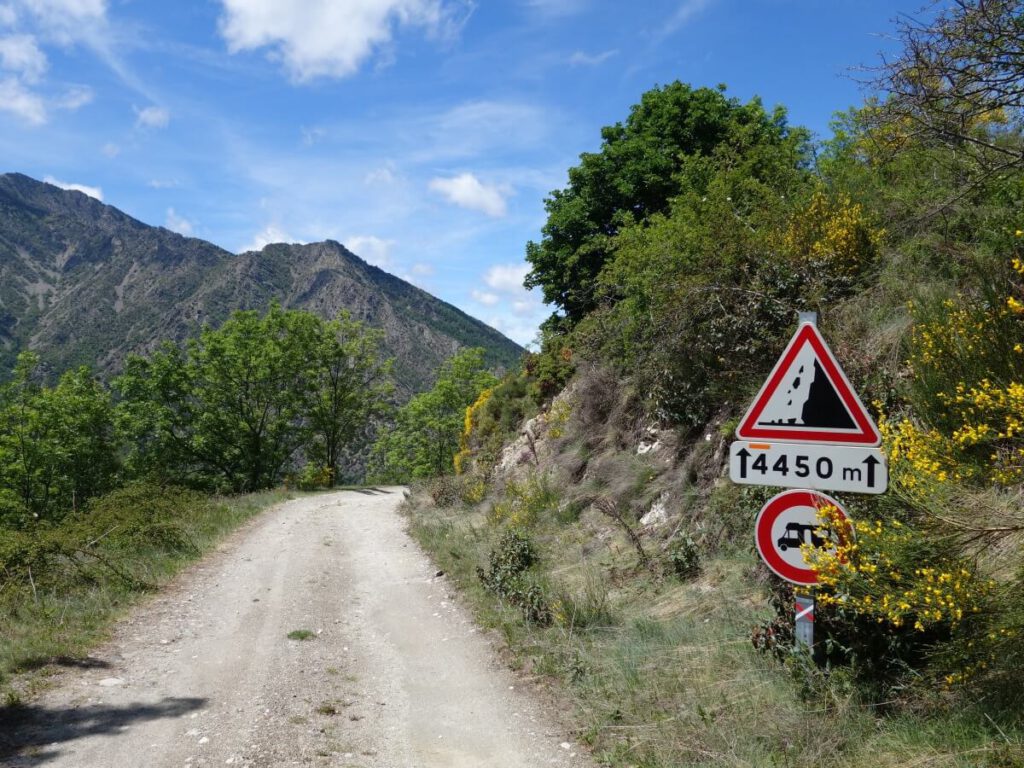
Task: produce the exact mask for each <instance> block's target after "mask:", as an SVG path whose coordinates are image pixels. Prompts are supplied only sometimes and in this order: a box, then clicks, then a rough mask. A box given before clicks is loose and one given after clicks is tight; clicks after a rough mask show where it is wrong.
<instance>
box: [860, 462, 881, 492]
mask: <svg viewBox="0 0 1024 768" xmlns="http://www.w3.org/2000/svg"><path fill="white" fill-rule="evenodd" d="M864 463H865V464H867V465H868V488H874V487H875V467H877V466H878V465H879V464H881V463H882V462H880V461H879V460H878V459H876V458H875V457H874V456H868V457H867V458H866V459H864Z"/></svg>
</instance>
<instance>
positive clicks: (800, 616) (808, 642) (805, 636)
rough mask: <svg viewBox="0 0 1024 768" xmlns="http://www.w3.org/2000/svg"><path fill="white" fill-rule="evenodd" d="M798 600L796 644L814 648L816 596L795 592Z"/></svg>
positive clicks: (796, 607) (794, 634)
mask: <svg viewBox="0 0 1024 768" xmlns="http://www.w3.org/2000/svg"><path fill="white" fill-rule="evenodd" d="M793 598H794V599H795V601H796V606H795V621H794V623H793V637H794V638H795V639H796V644H797V645H798V646H799V645H803V646H804V647H806V648H807V650H809V651H813V650H814V596H813V595H798V594H794V595H793Z"/></svg>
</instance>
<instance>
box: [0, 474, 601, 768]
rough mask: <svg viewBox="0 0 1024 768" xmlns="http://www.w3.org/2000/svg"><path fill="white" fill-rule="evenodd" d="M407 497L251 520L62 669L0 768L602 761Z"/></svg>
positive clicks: (376, 767) (345, 495) (361, 499)
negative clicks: (438, 564) (472, 606)
mask: <svg viewBox="0 0 1024 768" xmlns="http://www.w3.org/2000/svg"><path fill="white" fill-rule="evenodd" d="M401 490H402V489H400V488H388V489H374V490H365V491H342V492H337V493H331V494H324V495H318V496H311V497H305V498H302V499H299V500H295V501H291V502H288V503H286V504H283V505H280V506H278V507H275V508H274V509H272V510H270V511H268V512H267V513H265V514H263V515H261V516H260V517H259V518H257V519H256V520H254V521H252V522H250V523H249V524H247V525H246V526H244V527H243V529H242V530H240V531H238V532H237V533H236V534H234V535H233V536H232V537H231V538H230V539H229V540H228V541H227V542H226V543H225V544H224V545H223V546H222V547H221V548H220V549H219V550H218V551H217V552H216V553H214V554H213V555H212V556H210V557H209V558H207V559H206V560H204V561H203V562H202V563H200V564H198V565H197V566H195V567H193V568H192V569H190V570H189V571H188V572H187V573H186V574H184V575H183V576H182V577H180V578H179V579H177V580H176V581H175V583H174V584H173V585H172V586H171V587H170V588H169V589H168V590H166V591H165V592H164V593H162V594H161V595H160V596H158V597H156V598H155V599H153V600H152V601H150V602H148V603H147V604H145V605H143V606H141V607H140V608H138V609H136V610H135V611H134V612H133V613H132V614H131V615H130V616H129V617H128V618H127V619H126V620H125V621H123V622H122V623H121V624H120V625H119V626H118V628H117V629H116V631H115V635H114V638H113V639H112V640H111V642H110V643H108V644H107V645H106V646H105V647H103V648H101V649H99V650H98V651H97V652H96V653H94V654H93V655H92V656H91V657H90V659H89V660H88V661H89V663H88V665H86V666H85V667H84V668H81V669H71V670H67V671H63V672H61V673H60V675H59V676H58V678H57V683H56V685H55V686H54V687H53V688H52V689H50V690H48V691H47V692H46V693H45V694H43V695H42V696H41V697H40V698H39V700H38V701H36V702H33V703H32V705H30V706H29V707H28V709H27V710H26V720H25V721H24V722H21V723H19V724H18V725H17V727H16V728H15V729H14V732H13V733H10V734H6V738H7V739H8V740H13V742H14V743H15V744H17V745H18V747H19V748H18V749H17V750H16V751H14V752H12V751H11V750H10V749H8V750H6V752H4V751H0V763H2V764H4V765H9V766H12V768H28V767H30V766H31V767H35V766H47V767H48V768H49V767H52V768H71V767H72V766H73V767H74V768H131V767H134V766H153V767H154V768H160V767H163V766H176V767H177V768H194V767H195V766H215V765H217V766H223V765H232V766H239V767H246V768H257V767H262V766H297V765H332V766H334V765H342V766H352V767H353V768H356V767H358V768H434V767H435V766H436V767H438V768H440V766H445V767H446V768H470V767H471V766H472V767H474V768H475V767H477V766H488V768H536V767H537V766H546V765H553V766H589V765H591V763H590V762H589V761H588V760H587V758H586V757H585V756H583V755H582V754H580V753H578V750H577V747H576V746H575V745H573V744H571V743H570V742H569V741H567V740H566V738H565V736H564V735H563V734H562V733H560V732H559V729H558V726H556V725H554V724H553V723H554V722H555V720H553V719H552V718H551V717H550V713H549V712H547V711H546V710H545V708H544V707H543V705H542V704H541V703H540V702H539V701H538V700H537V699H536V698H534V697H533V696H532V694H531V693H530V692H529V691H528V690H526V689H525V688H524V687H523V686H522V685H521V681H519V680H518V679H517V678H516V677H515V676H514V675H513V674H512V673H510V672H509V671H508V670H507V669H504V668H503V667H501V666H500V665H499V664H498V663H497V661H496V659H495V653H494V648H493V647H492V646H491V645H490V643H489V642H488V641H487V640H486V639H485V638H484V637H483V636H482V635H481V634H480V633H479V631H478V630H477V629H476V627H475V626H474V624H473V622H472V620H471V619H470V617H469V616H468V614H467V613H466V611H465V610H464V609H462V608H461V607H460V606H459V605H457V604H456V603H454V602H453V601H452V599H451V598H452V596H451V595H449V594H447V592H448V589H449V586H448V585H447V584H446V583H445V580H444V579H443V578H434V576H433V568H432V566H431V564H430V562H429V560H428V559H427V558H426V556H425V555H423V553H422V552H421V551H420V550H419V549H418V547H417V546H416V544H415V543H414V542H413V541H412V540H411V539H410V538H409V537H408V535H407V534H406V533H405V530H404V523H403V521H402V519H401V517H400V516H399V515H398V513H397V507H398V505H399V503H400V501H401V499H402V494H401ZM298 629H307V630H311V631H312V632H314V633H315V634H314V636H313V638H312V639H309V640H305V641H299V640H290V639H288V637H287V634H288V633H289V632H291V631H292V630H298ZM2 741H3V739H0V742H2Z"/></svg>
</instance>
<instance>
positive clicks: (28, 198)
mask: <svg viewBox="0 0 1024 768" xmlns="http://www.w3.org/2000/svg"><path fill="white" fill-rule="evenodd" d="M275 299H276V300H278V301H280V302H281V304H282V305H283V306H284V307H286V308H292V309H305V310H309V311H311V312H315V313H316V314H318V315H321V316H323V317H333V316H334V315H336V314H337V313H338V312H339V311H340V310H342V309H347V310H348V311H349V312H351V313H352V315H353V316H354V317H356V318H358V319H360V320H363V321H365V322H367V323H368V324H370V325H372V326H375V327H378V328H382V329H383V330H384V332H385V338H386V340H385V347H386V352H387V354H388V355H391V356H394V358H395V377H396V382H397V385H398V389H399V393H400V394H401V395H408V394H410V393H412V392H415V391H417V390H419V389H422V388H424V387H425V386H426V385H427V384H428V383H429V382H430V379H431V375H432V373H433V371H434V370H436V368H437V367H438V365H439V364H440V362H441V361H442V360H444V359H445V358H447V357H449V356H450V355H451V354H453V353H454V352H455V351H456V350H457V349H459V348H460V347H466V346H480V347H484V348H485V349H486V350H487V359H488V362H489V363H490V364H492V365H495V366H498V367H508V366H511V365H513V364H514V363H515V362H516V361H517V360H518V357H519V354H520V353H521V351H522V350H521V349H520V347H519V346H518V345H516V344H515V343H514V342H512V341H511V340H509V339H507V338H506V337H504V336H502V335H501V334H500V333H498V332H497V331H495V330H494V329H493V328H490V327H489V326H487V325H484V324H483V323H481V322H480V321H478V320H475V319H474V318H472V317H469V316H468V315H466V314H465V313H463V312H461V311H460V310H458V309H456V308H455V307H453V306H451V305H450V304H446V303H445V302H443V301H441V300H439V299H436V298H434V297H433V296H431V295H430V294H428V293H426V292H425V291H422V290H420V289H419V288H416V287H415V286H413V285H410V284H409V283H406V282H405V281H403V280H400V279H399V278H397V277H394V276H393V275H390V274H388V273H386V272H384V271H382V270H380V269H378V268H377V267H374V266H371V265H370V264H367V263H366V262H365V261H363V260H362V259H360V258H359V257H358V256H356V255H355V254H353V253H351V252H350V251H348V250H347V249H346V248H345V247H344V246H342V245H340V244H339V243H336V242H332V241H326V242H322V243H312V244H309V245H285V244H273V245H268V246H266V247H265V248H263V250H261V251H258V252H257V251H250V252H247V253H243V254H240V255H236V254H232V253H230V252H228V251H225V250H224V249H222V248H219V247H217V246H215V245H213V244H212V243H208V242H206V241H204V240H199V239H197V238H190V237H183V236H181V235H179V234H176V233H174V232H171V231H169V230H167V229H164V228H162V227H152V226H149V225H146V224H143V223H142V222H140V221H137V220H135V219H133V218H131V217H130V216H128V215H126V214H124V213H122V212H121V211H119V210H118V209H116V208H114V207H112V206H109V205H104V204H103V203H101V202H99V201H97V200H94V199H93V198H91V197H88V196H87V195H84V194H82V193H81V192H74V191H68V190H63V189H60V188H58V187H55V186H52V185H50V184H45V183H42V182H38V181H35V180H34V179H31V178H29V177H27V176H23V175H21V174H16V173H9V174H4V175H0V372H2V373H0V375H6V372H7V371H8V370H9V369H10V367H11V363H12V362H13V359H14V357H15V356H16V354H17V353H18V351H20V350H21V349H24V348H26V347H30V348H32V349H35V350H37V351H38V352H39V353H40V354H41V355H42V357H43V360H44V363H45V364H46V365H47V366H49V367H50V368H51V369H52V370H54V371H60V370H64V369H66V368H68V367H71V366H76V365H81V364H86V365H90V366H92V367H94V368H96V369H97V370H99V371H100V372H101V373H103V374H108V375H109V374H112V373H115V372H116V371H117V370H118V369H119V368H120V366H121V363H122V361H123V359H124V357H125V355H126V354H128V353H131V352H145V351H146V350H149V349H151V348H152V347H153V346H154V345H156V344H157V343H159V342H160V341H161V340H163V339H168V338H169V339H175V340H181V339H183V338H185V337H186V336H188V335H189V334H190V333H193V332H195V331H196V330H197V329H198V328H199V327H200V326H201V325H202V324H204V323H209V324H211V325H218V324H219V323H221V322H222V321H223V320H224V319H225V318H226V317H227V316H228V314H230V312H231V311H232V310H235V309H263V308H265V307H266V306H268V305H269V304H270V302H271V301H273V300H275Z"/></svg>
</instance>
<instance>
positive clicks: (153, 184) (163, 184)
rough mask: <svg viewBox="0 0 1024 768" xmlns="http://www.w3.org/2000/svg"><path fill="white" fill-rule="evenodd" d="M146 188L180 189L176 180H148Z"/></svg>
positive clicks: (179, 184)
mask: <svg viewBox="0 0 1024 768" xmlns="http://www.w3.org/2000/svg"><path fill="white" fill-rule="evenodd" d="M118 151H120V150H118ZM146 186H147V187H149V188H150V189H174V188H175V187H180V186H181V182H179V181H178V180H177V179H150V180H149V181H147V182H146Z"/></svg>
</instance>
